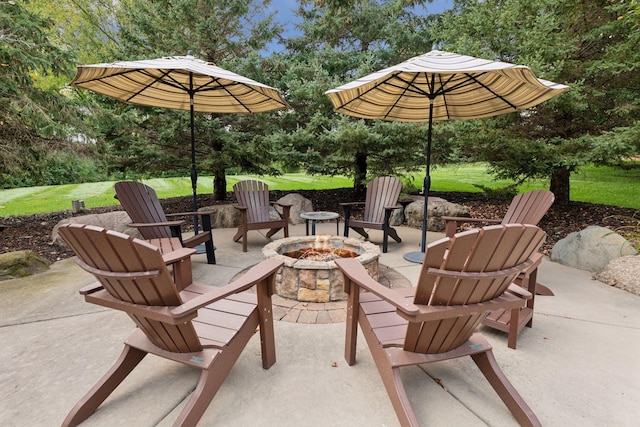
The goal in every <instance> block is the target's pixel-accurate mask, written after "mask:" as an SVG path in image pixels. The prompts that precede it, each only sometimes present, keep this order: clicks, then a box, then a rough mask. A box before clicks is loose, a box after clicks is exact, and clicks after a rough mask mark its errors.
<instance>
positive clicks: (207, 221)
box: [202, 215, 216, 264]
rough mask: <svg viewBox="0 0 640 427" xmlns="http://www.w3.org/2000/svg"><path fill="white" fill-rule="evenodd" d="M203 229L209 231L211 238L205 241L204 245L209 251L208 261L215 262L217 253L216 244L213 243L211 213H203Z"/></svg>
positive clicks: (205, 231) (209, 262)
mask: <svg viewBox="0 0 640 427" xmlns="http://www.w3.org/2000/svg"><path fill="white" fill-rule="evenodd" d="M202 231H203V232H204V233H209V240H207V241H206V242H204V247H205V249H206V252H207V263H208V264H215V263H216V253H215V250H216V248H215V246H214V245H213V233H212V232H211V215H203V216H202Z"/></svg>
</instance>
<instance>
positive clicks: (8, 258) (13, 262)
mask: <svg viewBox="0 0 640 427" xmlns="http://www.w3.org/2000/svg"><path fill="white" fill-rule="evenodd" d="M49 265H51V263H50V262H49V260H47V259H45V258H43V257H41V256H40V255H38V254H36V253H35V252H31V251H16V252H6V253H3V254H0V280H9V279H19V278H21V277H27V276H31V275H33V274H37V273H42V272H43V271H47V270H48V269H49Z"/></svg>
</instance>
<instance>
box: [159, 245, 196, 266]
mask: <svg viewBox="0 0 640 427" xmlns="http://www.w3.org/2000/svg"><path fill="white" fill-rule="evenodd" d="M195 253H196V250H195V249H192V248H182V249H178V250H175V251H171V252H169V253H166V254H163V255H162V259H163V260H164V263H165V264H167V265H170V264H174V263H176V262H178V261H182V260H183V259H187V258H189V257H190V256H191V255H193V254H195Z"/></svg>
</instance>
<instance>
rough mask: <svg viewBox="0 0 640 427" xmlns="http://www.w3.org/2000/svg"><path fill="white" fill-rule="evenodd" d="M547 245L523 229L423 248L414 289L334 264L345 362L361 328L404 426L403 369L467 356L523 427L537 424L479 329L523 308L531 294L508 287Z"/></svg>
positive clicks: (533, 230) (351, 264)
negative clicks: (342, 302) (341, 287)
mask: <svg viewBox="0 0 640 427" xmlns="http://www.w3.org/2000/svg"><path fill="white" fill-rule="evenodd" d="M544 239H545V233H544V232H543V231H542V230H540V229H539V228H538V227H536V226H533V225H521V224H507V225H497V226H495V225H494V226H488V227H485V228H480V229H474V230H469V231H466V232H463V233H459V234H456V235H455V236H453V237H448V238H444V239H441V240H439V241H437V242H434V243H432V244H430V245H428V247H427V249H426V252H425V258H424V262H423V264H422V270H421V273H420V277H419V279H418V283H417V286H416V287H415V288H400V289H393V290H392V289H389V288H387V287H385V286H383V285H381V284H379V283H378V282H376V281H375V280H373V279H372V278H371V277H370V276H369V275H368V274H367V272H366V271H365V269H364V268H363V267H362V265H361V264H360V263H359V262H358V261H355V260H353V259H340V260H336V264H337V265H338V267H340V269H341V270H342V272H343V273H344V274H345V277H346V279H345V291H346V292H348V295H349V297H348V302H347V334H346V348H345V358H346V360H347V363H348V364H349V365H353V364H354V363H355V357H356V338H357V325H358V323H359V324H360V328H361V330H362V332H363V334H364V336H365V338H366V341H367V344H368V345H369V349H370V351H371V353H372V355H373V359H374V361H375V363H376V366H377V368H378V371H379V373H380V376H381V377H382V381H383V383H384V385H385V388H386V389H387V393H388V394H389V397H390V399H391V403H392V404H393V407H394V409H395V411H396V414H397V416H398V418H399V420H400V424H401V425H403V426H418V425H419V423H418V420H417V418H416V415H415V413H414V411H413V409H412V407H411V403H410V401H409V399H408V396H407V394H406V392H405V389H404V386H403V384H402V379H401V377H400V368H401V367H403V366H409V365H417V364H422V363H430V362H437V361H441V360H447V359H452V358H458V357H462V356H471V358H472V359H473V361H474V362H475V363H476V365H477V366H478V368H480V371H481V372H482V374H483V375H484V376H485V377H486V378H487V380H488V381H489V383H490V384H491V386H492V387H493V388H494V390H495V391H496V392H497V393H498V395H499V396H500V398H501V399H502V401H503V402H504V403H505V404H506V406H507V407H508V408H509V410H510V411H511V413H512V414H513V415H514V417H515V418H516V420H517V421H518V422H519V423H520V424H522V425H540V422H539V420H538V419H537V418H536V416H535V414H534V413H533V411H532V410H531V408H529V406H528V405H527V404H526V403H525V401H524V400H523V398H522V397H521V396H520V395H519V394H518V392H517V391H516V390H515V388H514V387H513V386H512V385H511V383H510V382H509V380H508V379H507V378H506V376H505V375H504V373H503V372H502V370H501V369H500V367H499V366H498V364H497V362H496V360H495V357H494V356H493V351H492V349H491V345H490V344H489V343H488V341H487V340H486V339H485V338H484V337H483V336H482V335H481V334H480V333H478V332H476V328H477V327H478V326H479V325H480V323H481V322H482V320H483V319H484V318H485V317H486V316H487V314H488V313H489V312H491V311H492V310H495V309H506V310H518V309H519V308H520V307H522V306H523V305H524V303H525V298H526V297H528V296H530V294H529V293H528V292H527V291H525V290H524V289H522V288H521V287H519V286H516V285H512V281H513V280H514V279H515V278H516V276H517V275H518V274H519V273H520V272H521V271H522V270H524V269H526V268H527V267H528V266H529V265H531V263H532V261H531V259H530V257H531V255H532V254H533V253H535V251H536V250H537V249H538V248H539V247H540V245H541V244H542V242H543V241H544ZM514 292H515V293H514ZM478 398H481V396H480V397H478Z"/></svg>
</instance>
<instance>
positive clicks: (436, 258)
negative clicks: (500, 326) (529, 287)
mask: <svg viewBox="0 0 640 427" xmlns="http://www.w3.org/2000/svg"><path fill="white" fill-rule="evenodd" d="M545 237H546V235H545V233H544V232H543V231H542V230H541V229H539V228H538V227H536V226H533V225H523V224H507V225H497V226H490V227H484V228H479V229H473V230H469V231H466V232H463V233H459V234H457V235H455V236H454V237H450V238H447V239H443V240H440V241H438V242H435V243H433V244H432V245H429V246H428V247H427V250H426V252H425V260H424V262H423V266H422V270H421V273H420V278H419V279H418V285H417V288H416V294H415V299H414V302H415V303H416V304H422V305H431V306H458V305H463V304H475V303H480V302H485V301H489V300H491V299H493V298H496V297H498V296H500V295H502V293H503V292H504V291H505V290H506V289H507V287H508V286H509V285H510V284H511V283H512V282H513V280H514V279H515V277H516V276H517V275H518V274H519V272H520V271H521V269H522V268H524V267H523V266H522V264H523V263H525V262H526V261H527V259H528V258H530V257H531V255H532V254H533V253H534V252H535V251H537V250H538V248H539V247H540V245H542V243H543V242H544V239H545ZM519 265H520V267H519V268H513V267H516V266H519ZM443 270H444V272H443ZM456 273H461V274H458V275H456ZM467 273H471V274H467ZM489 310H491V309H490V308H489ZM487 315H488V311H478V312H476V313H472V314H465V315H462V316H459V317H454V318H448V319H440V320H434V321H427V322H412V323H409V325H408V329H407V335H406V338H405V343H404V349H405V350H408V351H413V352H419V353H442V352H445V351H448V350H450V349H454V348H457V347H459V346H460V345H462V344H463V343H464V342H465V341H466V340H467V339H469V337H470V336H471V335H472V334H473V332H474V331H475V330H476V328H477V327H478V325H480V323H481V322H482V320H484V318H485V317H486V316H487Z"/></svg>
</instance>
